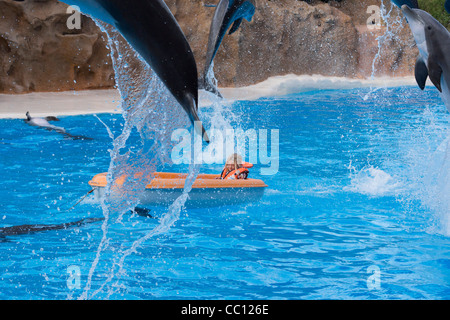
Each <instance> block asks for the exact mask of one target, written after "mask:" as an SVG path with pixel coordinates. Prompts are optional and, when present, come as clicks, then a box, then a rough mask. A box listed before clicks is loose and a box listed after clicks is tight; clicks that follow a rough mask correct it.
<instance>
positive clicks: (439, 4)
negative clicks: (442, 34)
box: [418, 0, 450, 29]
mask: <svg viewBox="0 0 450 320" xmlns="http://www.w3.org/2000/svg"><path fill="white" fill-rule="evenodd" d="M418 2H419V8H420V9H422V10H424V11H427V12H428V13H429V14H431V15H432V16H433V17H435V18H436V20H438V21H439V22H440V23H442V25H443V26H445V27H446V28H447V29H449V28H450V14H448V13H447V11H445V8H444V4H445V0H419V1H418Z"/></svg>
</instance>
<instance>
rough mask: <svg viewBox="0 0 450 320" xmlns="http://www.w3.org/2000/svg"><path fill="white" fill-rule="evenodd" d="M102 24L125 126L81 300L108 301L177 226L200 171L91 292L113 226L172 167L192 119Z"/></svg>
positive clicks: (115, 143)
mask: <svg viewBox="0 0 450 320" xmlns="http://www.w3.org/2000/svg"><path fill="white" fill-rule="evenodd" d="M96 22H97V25H98V26H99V27H100V28H101V29H102V31H103V32H104V33H105V34H106V35H107V37H108V46H109V48H110V50H111V58H112V60H113V65H114V70H115V76H116V84H117V88H118V90H119V92H120V94H121V98H122V104H121V109H122V115H123V118H124V126H123V130H122V132H121V133H120V134H119V135H118V136H117V137H114V134H113V133H112V132H111V130H109V129H107V130H108V133H109V135H110V137H111V138H113V148H112V149H111V150H109V152H110V156H111V161H110V166H109V170H108V174H107V181H108V184H107V187H106V188H105V196H104V198H103V199H102V200H101V207H102V211H103V215H104V218H105V219H104V222H103V224H102V228H101V229H102V239H101V241H100V244H99V245H98V248H97V253H96V256H95V259H94V261H93V263H92V265H91V267H90V270H89V274H88V280H87V284H86V286H85V288H84V291H83V294H82V295H81V296H80V299H92V298H94V297H96V296H97V295H98V294H99V293H101V292H103V291H104V290H106V291H107V292H108V293H107V297H109V296H110V295H111V294H113V293H114V292H115V290H117V288H122V286H120V285H119V280H120V278H121V276H122V275H123V274H124V262H125V259H126V258H127V257H128V256H129V255H130V254H132V253H135V252H137V249H138V247H139V246H140V245H142V244H143V243H144V242H145V241H146V240H148V239H149V238H151V237H153V236H154V235H157V234H160V233H163V232H166V231H168V230H169V229H170V228H171V226H173V224H174V223H175V222H176V221H177V220H178V218H179V216H180V212H181V210H182V207H183V205H184V203H185V201H186V199H187V197H188V193H189V191H190V189H191V186H192V183H193V181H194V180H195V178H196V176H197V174H198V171H199V166H191V167H190V168H189V176H188V179H187V181H186V183H185V188H184V191H183V193H182V195H181V196H180V197H179V198H178V199H177V200H176V201H175V203H174V204H172V206H170V208H169V209H168V210H167V212H166V213H165V214H164V215H163V216H162V218H161V219H160V223H159V225H157V226H156V227H155V228H154V229H153V230H151V231H150V232H148V233H147V234H146V235H145V236H143V237H141V238H139V239H137V240H135V241H134V242H133V243H132V244H131V246H130V247H129V248H128V249H125V250H122V251H121V252H120V253H119V254H116V255H115V256H114V257H113V259H112V261H111V260H110V261H108V262H107V264H108V266H107V267H106V268H107V269H108V270H109V272H108V276H107V278H106V280H104V281H103V283H102V284H101V285H100V286H99V288H98V289H96V290H95V291H94V292H93V293H90V292H91V288H92V284H93V279H94V276H95V273H96V271H97V269H98V267H99V264H100V263H101V262H102V255H103V254H104V252H105V251H106V250H107V249H108V248H109V246H110V242H111V236H110V232H109V231H110V228H111V226H112V225H113V224H120V223H122V219H123V215H124V214H125V213H126V212H128V211H129V210H132V209H134V208H135V207H136V206H137V205H139V195H140V194H141V193H142V192H144V190H145V186H146V185H147V184H148V183H150V182H151V180H152V179H153V176H152V175H151V173H152V172H155V171H157V170H158V169H161V168H163V167H164V166H165V165H166V164H168V163H171V159H170V151H171V149H172V147H173V142H172V141H171V133H172V132H173V130H175V129H178V128H188V127H189V126H190V122H189V119H188V117H187V115H185V113H184V112H180V106H179V105H178V103H177V102H176V101H175V99H174V98H173V97H172V95H171V94H170V93H169V92H168V90H167V89H166V87H165V86H164V85H163V83H162V82H161V81H160V80H159V78H158V77H157V76H156V74H154V73H153V72H152V70H151V69H150V68H149V67H148V65H147V64H146V63H145V62H144V61H143V60H141V58H140V57H139V56H138V55H137V54H136V53H135V51H134V50H133V49H132V48H131V47H130V46H129V45H128V43H127V42H126V41H125V40H124V39H123V38H122V37H121V35H120V33H118V32H117V31H116V30H115V29H113V28H112V27H110V26H108V25H107V24H104V23H102V22H100V21H96ZM136 134H137V135H138V136H139V138H140V139H139V142H138V143H139V145H138V146H136V144H135V143H132V142H130V137H131V136H132V135H136ZM119 181H120V182H119ZM124 240H125V239H124ZM127 240H128V239H127ZM117 270H118V271H117ZM114 280H115V282H114V283H113V281H114ZM111 284H112V285H111ZM108 286H110V288H108Z"/></svg>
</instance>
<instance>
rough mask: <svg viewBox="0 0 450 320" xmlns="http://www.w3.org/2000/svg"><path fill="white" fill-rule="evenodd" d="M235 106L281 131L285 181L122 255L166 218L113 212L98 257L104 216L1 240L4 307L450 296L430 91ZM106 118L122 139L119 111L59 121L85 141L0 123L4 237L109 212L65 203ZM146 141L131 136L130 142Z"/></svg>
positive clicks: (449, 245)
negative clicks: (12, 303) (17, 228)
mask: <svg viewBox="0 0 450 320" xmlns="http://www.w3.org/2000/svg"><path fill="white" fill-rule="evenodd" d="M229 108H230V109H229V110H230V111H232V112H234V113H235V114H236V115H240V116H238V117H236V118H235V119H239V121H237V122H236V123H233V122H232V123H231V125H233V126H235V125H238V126H240V127H241V128H243V129H250V128H255V129H257V130H259V129H268V130H271V129H278V130H279V135H280V136H279V142H280V146H279V152H280V159H279V162H280V169H279V172H278V173H277V174H275V175H271V176H262V175H261V174H260V170H259V169H260V167H261V166H259V165H256V166H255V168H253V169H252V171H251V173H250V175H251V177H254V178H260V179H263V180H264V182H266V184H267V185H268V188H267V190H266V191H265V195H264V197H263V199H262V200H261V201H259V202H257V203H252V204H248V205H244V206H229V207H220V208H211V209H183V210H182V211H181V212H180V213H179V214H180V216H179V218H177V219H176V222H175V224H174V226H172V227H170V228H168V231H165V232H162V233H161V234H155V235H154V236H152V237H149V238H148V239H147V240H146V241H144V242H142V243H140V244H139V246H137V248H136V250H135V251H131V252H129V251H127V250H129V249H130V248H131V247H132V245H133V243H134V242H135V241H136V240H138V239H140V238H141V237H143V236H145V235H147V234H148V233H149V232H151V231H152V230H154V228H155V227H157V226H158V225H159V224H160V218H161V217H163V216H164V213H165V211H164V209H161V208H153V210H152V214H153V215H154V216H155V217H156V218H157V219H151V218H146V217H140V216H136V215H133V214H125V215H123V217H122V219H120V220H119V221H117V220H114V219H113V218H111V220H110V221H109V224H108V232H107V242H106V244H105V246H103V247H102V250H101V252H100V253H98V252H99V243H100V242H101V239H102V237H103V231H102V227H103V226H104V225H103V224H102V222H97V223H92V224H88V225H85V226H82V227H74V228H70V229H67V230H57V231H48V232H43V233H35V234H30V235H22V236H6V237H3V238H0V258H1V259H0V299H78V298H80V297H86V296H87V297H88V298H90V299H448V298H450V259H449V253H450V238H449V236H450V229H449V228H448V224H447V222H448V221H447V219H448V216H449V215H450V210H449V209H450V205H449V203H450V182H449V179H448V178H449V171H448V169H449V167H450V164H449V162H450V157H448V154H450V151H449V150H448V148H449V147H448V146H447V143H448V142H447V141H446V139H447V138H448V137H449V136H450V135H449V119H450V116H449V114H448V112H447V111H446V110H445V107H444V106H443V103H442V102H441V100H440V98H439V96H438V95H437V93H436V90H434V89H429V90H428V89H427V90H426V91H425V92H421V91H420V90H419V89H417V88H415V87H403V88H392V89H378V90H370V89H353V90H322V91H315V92H307V93H302V94H295V95H289V96H283V97H270V98H263V99H259V100H256V101H238V102H235V103H233V104H232V106H230V107H229ZM227 110H228V109H227ZM204 112H206V113H207V112H208V110H204ZM100 120H101V121H100ZM102 122H103V123H102ZM104 124H105V125H107V126H108V127H109V129H110V130H111V132H112V133H113V134H115V135H116V136H117V135H118V134H119V133H120V132H121V130H122V129H123V119H122V117H121V115H113V114H101V115H98V117H96V116H92V115H86V116H70V117H61V121H60V122H59V123H58V126H62V127H64V128H66V130H67V131H68V132H70V133H71V134H73V135H84V136H89V137H91V138H92V140H73V139H66V138H64V136H62V135H60V134H58V133H55V132H48V131H46V130H43V129H39V128H35V127H30V126H28V125H27V124H25V123H24V122H23V120H0V125H1V130H0V154H1V161H0V169H1V172H2V173H3V174H2V176H3V181H2V183H1V184H0V209H1V210H0V227H8V226H14V225H24V224H54V223H64V222H69V221H77V220H80V219H82V218H88V217H103V211H102V208H101V206H100V205H99V204H97V203H95V201H94V200H93V198H92V196H89V197H88V198H86V199H85V200H83V201H82V202H81V203H80V204H79V205H77V206H76V207H75V208H74V209H73V210H71V211H69V209H70V208H71V207H72V205H74V204H75V203H76V202H77V201H78V200H79V199H81V197H82V196H83V195H85V194H86V193H87V192H88V191H89V190H90V187H89V185H88V184H87V182H88V181H89V180H90V179H91V178H92V177H93V175H95V174H97V173H100V172H106V171H107V170H108V167H109V165H110V153H109V150H110V149H112V140H111V137H110V136H109V135H108V132H107V130H106V128H105V125H104ZM139 141H140V140H139V134H138V133H135V132H134V133H132V135H131V138H130V140H129V141H128V144H129V145H131V148H136V149H139ZM134 143H135V144H136V145H135V146H133V144H134ZM446 156H447V158H446ZM221 168H222V165H203V166H202V167H201V169H200V171H201V172H202V173H218V172H220V171H221ZM158 169H160V170H161V171H179V172H186V170H187V168H186V167H183V166H172V167H171V166H170V165H166V166H164V167H158ZM122 257H124V258H123V259H122ZM94 261H96V262H95V268H92V266H93V264H94ZM73 267H75V268H78V270H79V271H80V277H79V278H77V279H79V282H73V281H72V280H73V278H72V277H71V273H70V272H69V270H70V268H73ZM91 270H94V271H93V272H91V274H90V271H91ZM371 270H372V271H373V270H376V271H377V272H375V273H373V272H372V271H371Z"/></svg>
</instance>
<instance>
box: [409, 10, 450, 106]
mask: <svg viewBox="0 0 450 320" xmlns="http://www.w3.org/2000/svg"><path fill="white" fill-rule="evenodd" d="M402 11H403V14H404V15H405V17H406V19H407V20H408V24H409V26H410V28H411V31H412V33H413V35H414V40H415V41H416V44H417V47H418V48H419V53H420V54H419V57H418V58H417V61H416V66H415V77H416V81H417V84H418V85H419V87H420V89H422V90H423V89H424V88H425V83H426V80H427V78H430V80H431V82H432V83H433V84H434V86H435V87H436V88H437V89H438V90H439V92H441V97H442V99H443V100H444V103H445V105H446V106H447V109H448V111H450V55H449V52H450V33H449V32H448V30H447V29H446V28H445V27H444V26H443V25H442V24H440V23H439V22H438V21H437V20H436V19H435V18H433V17H432V16H431V15H430V14H429V13H428V12H425V11H423V10H420V9H411V8H410V7H408V6H407V5H403V6H402Z"/></svg>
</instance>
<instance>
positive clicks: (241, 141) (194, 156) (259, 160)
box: [171, 121, 280, 175]
mask: <svg viewBox="0 0 450 320" xmlns="http://www.w3.org/2000/svg"><path fill="white" fill-rule="evenodd" d="M194 127H195V131H197V132H201V127H202V124H201V122H198V121H197V122H195V123H194ZM269 132H270V134H269ZM206 133H207V135H208V137H209V139H210V143H209V145H208V146H206V147H205V148H203V142H202V137H201V135H199V134H197V133H191V132H190V131H189V130H187V129H177V130H175V131H173V132H172V136H171V139H172V142H175V143H176V144H175V146H174V147H173V149H172V152H171V160H172V162H173V163H174V164H192V163H193V164H225V162H226V159H227V157H228V156H229V155H231V154H233V153H237V154H239V155H240V156H241V157H242V159H244V161H245V160H248V162H250V163H252V164H258V165H261V168H260V173H261V175H275V174H276V173H278V170H279V165H280V162H279V159H280V150H279V145H280V143H279V139H280V133H279V130H278V129H271V130H267V129H259V130H256V129H248V130H245V131H244V130H243V129H224V130H219V129H211V130H208V131H207V132H206ZM269 135H270V138H269ZM247 146H248V148H247ZM269 150H270V151H269ZM247 151H248V152H247Z"/></svg>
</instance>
